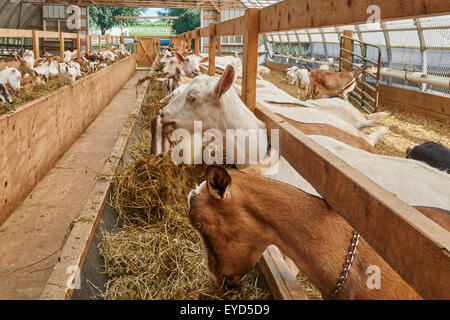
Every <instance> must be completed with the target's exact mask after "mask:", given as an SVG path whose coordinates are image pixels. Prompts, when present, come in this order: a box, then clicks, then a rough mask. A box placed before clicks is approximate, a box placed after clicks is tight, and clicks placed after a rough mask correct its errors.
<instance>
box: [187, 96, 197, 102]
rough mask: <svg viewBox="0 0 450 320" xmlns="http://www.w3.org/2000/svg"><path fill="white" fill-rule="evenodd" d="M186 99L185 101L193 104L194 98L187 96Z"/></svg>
mask: <svg viewBox="0 0 450 320" xmlns="http://www.w3.org/2000/svg"><path fill="white" fill-rule="evenodd" d="M186 99H187V100H188V101H189V102H194V101H195V98H194V97H191V96H187V97H186Z"/></svg>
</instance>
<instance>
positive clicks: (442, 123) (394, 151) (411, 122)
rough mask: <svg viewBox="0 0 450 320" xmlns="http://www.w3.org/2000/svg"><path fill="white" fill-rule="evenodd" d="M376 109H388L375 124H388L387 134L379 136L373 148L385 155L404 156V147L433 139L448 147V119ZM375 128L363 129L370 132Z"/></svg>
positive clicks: (449, 127)
mask: <svg viewBox="0 0 450 320" xmlns="http://www.w3.org/2000/svg"><path fill="white" fill-rule="evenodd" d="M378 111H389V112H390V113H391V114H390V115H389V116H386V117H384V118H383V119H380V120H379V121H378V123H377V125H382V126H389V131H388V132H387V134H385V135H384V136H382V137H381V139H380V140H379V142H378V143H377V145H376V146H375V148H376V149H377V150H378V151H379V152H380V153H381V154H383V155H385V156H394V157H400V158H404V157H406V149H408V148H413V147H415V146H417V145H420V144H422V143H425V142H428V141H435V142H438V143H441V144H443V145H444V146H446V147H448V148H450V121H449V120H447V121H446V120H436V119H433V118H431V117H429V116H426V115H422V114H418V113H413V112H410V111H405V110H401V109H398V108H394V107H389V106H383V105H382V106H380V107H379V108H378ZM375 130H376V128H368V129H365V130H364V131H365V132H366V133H369V134H370V133H372V132H374V131H375Z"/></svg>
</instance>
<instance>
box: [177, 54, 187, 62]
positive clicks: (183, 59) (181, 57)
mask: <svg viewBox="0 0 450 320" xmlns="http://www.w3.org/2000/svg"><path fill="white" fill-rule="evenodd" d="M175 56H176V57H177V59H178V61H180V62H183V61H185V60H186V58H185V57H183V55H182V54H180V53H179V52H178V51H175Z"/></svg>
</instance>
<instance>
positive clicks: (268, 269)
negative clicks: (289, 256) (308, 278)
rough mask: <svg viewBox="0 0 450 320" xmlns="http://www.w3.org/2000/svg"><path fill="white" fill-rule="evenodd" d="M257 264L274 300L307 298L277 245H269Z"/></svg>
mask: <svg viewBox="0 0 450 320" xmlns="http://www.w3.org/2000/svg"><path fill="white" fill-rule="evenodd" d="M258 264H259V267H260V269H261V272H262V273H263V275H264V279H265V280H266V283H267V286H268V287H269V289H270V292H271V293H272V296H273V297H274V298H275V299H276V300H308V298H307V297H306V294H305V292H304V291H303V289H302V287H301V286H300V284H299V283H298V281H297V279H296V277H295V276H294V274H292V272H291V270H290V269H289V267H288V266H287V264H286V262H285V260H284V258H283V256H282V254H281V252H280V250H278V248H277V247H275V246H269V247H268V248H267V249H266V251H264V254H263V256H262V257H261V259H260V261H259V262H258Z"/></svg>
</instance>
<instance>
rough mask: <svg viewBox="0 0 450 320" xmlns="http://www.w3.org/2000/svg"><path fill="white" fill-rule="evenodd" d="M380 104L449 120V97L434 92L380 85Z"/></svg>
mask: <svg viewBox="0 0 450 320" xmlns="http://www.w3.org/2000/svg"><path fill="white" fill-rule="evenodd" d="M380 104H382V105H387V106H391V107H396V108H399V109H403V110H407V111H411V112H416V113H421V114H424V115H427V116H430V117H432V118H435V119H437V120H450V98H447V97H443V96H438V95H435V94H430V93H425V92H420V91H414V90H408V89H403V88H398V87H390V86H385V85H381V86H380Z"/></svg>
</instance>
